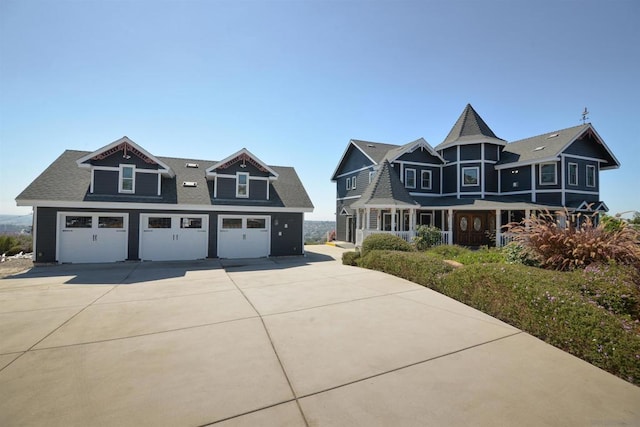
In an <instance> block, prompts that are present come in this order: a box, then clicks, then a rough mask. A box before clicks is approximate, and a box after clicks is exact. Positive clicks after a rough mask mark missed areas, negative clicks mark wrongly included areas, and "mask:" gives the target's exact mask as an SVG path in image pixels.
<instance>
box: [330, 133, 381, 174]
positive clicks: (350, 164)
mask: <svg viewBox="0 0 640 427" xmlns="http://www.w3.org/2000/svg"><path fill="white" fill-rule="evenodd" d="M374 165H375V163H374V162H373V160H372V159H371V158H370V157H368V156H367V155H365V153H363V152H362V150H360V148H358V147H357V146H356V145H355V144H354V143H353V142H349V145H348V146H347V149H346V150H345V152H344V154H343V155H342V158H341V159H340V162H339V163H338V167H337V168H336V170H335V172H334V173H333V175H332V176H331V180H332V181H335V180H336V179H337V177H338V176H340V175H342V174H343V173H348V172H353V171H356V170H361V169H364V168H367V167H370V166H374Z"/></svg>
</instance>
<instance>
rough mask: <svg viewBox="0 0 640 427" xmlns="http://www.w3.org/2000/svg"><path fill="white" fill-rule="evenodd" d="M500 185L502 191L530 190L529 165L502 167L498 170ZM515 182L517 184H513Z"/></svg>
mask: <svg viewBox="0 0 640 427" xmlns="http://www.w3.org/2000/svg"><path fill="white" fill-rule="evenodd" d="M500 174H501V176H500V185H501V186H502V189H501V190H502V192H503V193H507V192H511V191H530V190H531V167H530V166H524V167H521V168H513V169H502V170H501V171H500ZM514 182H516V183H517V184H518V185H517V186H516V187H514V186H513V183H514Z"/></svg>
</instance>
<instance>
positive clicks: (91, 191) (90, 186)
mask: <svg viewBox="0 0 640 427" xmlns="http://www.w3.org/2000/svg"><path fill="white" fill-rule="evenodd" d="M93 172H94V170H93V169H91V184H89V193H91V194H93V185H94V183H95V179H96V177H95V174H94V173H93Z"/></svg>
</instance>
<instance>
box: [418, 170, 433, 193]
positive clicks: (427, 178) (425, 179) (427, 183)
mask: <svg viewBox="0 0 640 427" xmlns="http://www.w3.org/2000/svg"><path fill="white" fill-rule="evenodd" d="M420 188H422V189H423V190H431V171H422V172H420Z"/></svg>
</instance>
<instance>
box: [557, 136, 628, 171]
mask: <svg viewBox="0 0 640 427" xmlns="http://www.w3.org/2000/svg"><path fill="white" fill-rule="evenodd" d="M563 153H564V154H568V155H575V156H582V157H589V158H592V159H599V160H603V161H604V163H602V164H601V166H600V167H601V168H602V169H607V168H612V167H617V166H619V165H618V162H617V160H616V159H615V158H614V157H613V155H612V154H611V153H610V152H609V150H608V149H607V148H606V146H605V145H604V143H603V142H601V141H600V140H599V138H597V136H596V135H595V134H594V133H593V132H590V131H587V132H585V133H584V134H583V135H581V136H580V137H579V138H578V139H576V140H575V141H573V142H572V143H571V144H569V146H568V147H567V148H565V149H564V151H563Z"/></svg>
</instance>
